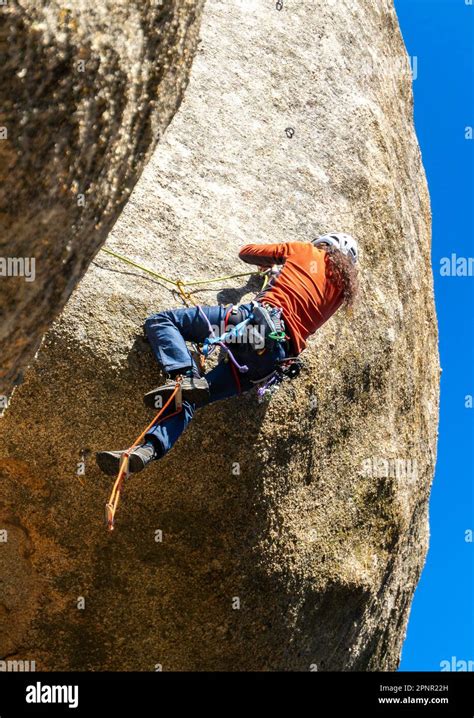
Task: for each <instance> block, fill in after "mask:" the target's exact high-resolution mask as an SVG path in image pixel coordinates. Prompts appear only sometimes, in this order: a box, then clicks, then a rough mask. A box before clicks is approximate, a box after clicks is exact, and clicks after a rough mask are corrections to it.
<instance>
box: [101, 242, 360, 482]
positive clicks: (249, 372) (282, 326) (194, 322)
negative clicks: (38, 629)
mask: <svg viewBox="0 0 474 718" xmlns="http://www.w3.org/2000/svg"><path fill="white" fill-rule="evenodd" d="M239 257H240V259H241V260H243V261H244V262H247V263H249V264H254V265H257V266H258V267H259V269H260V270H261V271H262V272H264V271H269V270H270V271H271V270H272V267H274V265H282V266H281V269H280V271H279V272H276V273H274V274H273V277H272V279H271V281H270V282H269V283H268V285H267V287H266V288H265V289H264V290H262V291H261V292H260V293H259V294H258V295H257V296H256V298H255V300H253V302H249V303H246V304H240V305H239V306H236V307H234V306H233V305H230V306H224V305H221V304H219V305H215V306H208V307H195V306H193V307H185V308H179V309H170V310H166V311H162V312H158V313H157V314H152V315H151V316H149V317H148V318H147V320H146V321H145V333H146V336H147V338H148V340H149V342H150V344H151V347H152V349H153V352H154V354H155V357H156V359H157V360H158V363H159V364H160V366H161V367H162V369H163V371H164V372H165V375H166V382H165V384H163V385H162V386H159V387H157V388H156V389H153V390H152V391H150V392H148V393H147V394H145V397H144V402H145V405H146V406H147V407H149V408H153V409H155V410H156V409H160V408H161V407H163V406H164V404H165V402H166V401H167V400H168V399H169V398H170V397H171V395H172V394H173V392H174V391H175V389H176V382H177V381H179V384H180V387H181V402H180V404H181V405H182V408H181V410H180V411H179V412H176V411H175V407H174V406H173V405H170V407H169V408H168V409H167V410H166V411H165V413H164V415H163V419H162V420H161V421H160V422H159V423H157V424H156V425H155V426H153V427H152V428H151V430H150V431H149V433H147V434H146V436H145V437H144V442H143V443H142V444H141V445H139V446H137V447H136V448H135V449H133V451H132V452H131V453H130V455H129V464H128V471H129V472H130V473H134V472H138V471H141V470H142V469H144V468H145V466H147V464H149V463H150V462H151V461H154V460H156V459H160V458H161V457H162V456H164V455H165V454H166V453H167V452H168V451H169V450H170V449H171V447H172V446H173V445H174V444H175V442H176V441H177V439H178V438H179V436H180V435H181V434H182V433H183V431H184V429H185V428H186V427H187V426H188V424H189V423H190V421H191V419H192V418H193V415H194V413H195V411H196V410H197V409H199V408H200V407H202V406H205V405H206V404H210V403H211V402H214V401H218V400H220V399H226V398H228V397H231V396H234V395H236V394H239V393H242V392H246V391H248V390H250V389H252V387H254V386H256V385H259V384H260V385H261V384H262V382H264V381H266V380H269V378H271V377H273V376H274V375H275V374H276V373H277V372H278V370H279V368H280V367H281V366H282V365H285V362H288V360H289V358H290V357H291V360H292V361H293V360H294V359H295V358H296V357H298V355H299V354H300V353H301V352H302V351H303V349H304V348H305V346H306V340H307V338H308V337H309V336H310V335H311V334H313V333H314V332H315V331H316V330H317V329H319V327H320V326H321V325H322V324H324V322H326V321H327V320H328V319H329V318H330V317H331V316H332V315H333V314H334V312H335V311H336V310H337V309H339V307H341V306H343V305H346V306H351V305H352V304H353V302H354V299H355V296H356V294H357V285H358V282H357V269H356V263H357V259H358V246H357V241H356V240H355V239H354V238H353V237H352V236H351V235H348V234H340V233H335V234H325V235H321V236H319V237H317V238H316V239H314V240H312V241H311V242H286V243H281V244H248V245H246V246H245V247H243V248H242V249H241V251H240V253H239ZM216 329H217V333H218V336H216V331H215V330H216ZM213 336H214V338H212V337H213ZM187 342H189V343H196V344H200V345H202V346H203V350H205V349H206V348H207V350H208V351H209V350H210V349H211V348H213V347H215V346H216V345H220V346H221V347H223V349H224V350H225V351H223V352H222V355H223V359H222V360H220V361H219V362H218V363H217V365H216V366H215V367H214V368H213V369H211V370H210V371H209V372H208V373H207V374H205V375H203V376H201V372H200V369H199V367H198V364H197V363H196V360H195V357H194V355H193V353H192V352H191V351H190V349H189V348H188V344H187ZM167 414H172V415H170V416H169V417H167ZM123 453H124V451H99V452H98V453H97V454H96V459H97V463H98V466H99V468H100V469H101V470H102V471H103V472H104V473H106V474H111V475H112V474H116V473H117V472H118V470H119V468H120V463H121V459H122V455H123Z"/></svg>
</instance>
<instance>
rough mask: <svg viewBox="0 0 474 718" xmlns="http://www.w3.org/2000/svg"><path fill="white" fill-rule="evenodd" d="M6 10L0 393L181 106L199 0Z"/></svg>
mask: <svg viewBox="0 0 474 718" xmlns="http://www.w3.org/2000/svg"><path fill="white" fill-rule="evenodd" d="M2 5H3V7H1V8H0V45H1V46H2V47H4V48H5V57H6V62H4V61H2V64H1V68H0V73H1V74H0V88H1V89H0V92H1V102H0V106H1V112H2V114H1V116H0V223H1V224H0V230H1V231H0V257H2V258H4V259H5V260H7V261H8V260H10V267H9V268H8V267H7V268H6V269H3V268H0V269H1V270H2V271H1V274H0V312H1V314H0V356H1V365H0V394H4V395H5V394H9V393H10V392H11V389H12V386H13V385H14V384H15V383H16V382H19V381H21V378H22V371H23V369H24V368H25V367H26V366H27V365H28V363H29V362H30V361H31V359H32V358H33V355H34V353H35V351H36V350H37V348H38V345H39V342H40V340H41V337H42V336H43V334H44V332H45V331H46V330H47V329H48V328H49V326H50V325H51V322H52V320H53V319H54V318H55V317H56V315H57V314H58V312H59V311H60V310H61V309H62V307H63V306H64V303H65V302H66V300H67V299H68V297H69V296H70V294H71V291H72V290H73V288H74V286H75V285H76V284H77V282H78V281H79V279H80V278H81V276H82V275H83V274H84V272H85V270H86V268H87V266H88V265H89V263H90V260H91V259H92V257H93V256H94V254H95V252H96V251H97V249H98V248H99V247H100V246H101V245H102V244H103V242H104V240H105V238H106V236H107V234H108V232H109V231H110V228H111V227H112V225H113V223H114V222H115V220H116V219H117V217H118V215H119V214H120V212H121V210H122V208H123V206H124V204H125V203H126V201H127V200H128V198H129V196H130V192H131V190H132V188H133V186H134V184H135V183H136V181H137V179H138V177H139V176H140V173H141V171H142V169H143V166H144V164H145V161H146V160H147V159H148V158H149V156H150V154H151V152H152V150H153V149H154V147H155V145H156V142H157V141H158V139H159V138H160V136H161V134H162V132H163V130H164V129H165V128H166V126H167V125H168V123H169V121H170V119H171V118H172V117H173V115H174V113H175V111H176V109H177V108H178V106H179V104H180V101H181V98H182V96H183V91H184V88H185V86H186V83H187V80H188V75H189V70H190V66H191V62H192V58H193V55H194V52H195V49H196V47H197V41H198V30H199V18H200V13H201V6H202V0H160V1H159V2H155V1H154V0H81V2H77V0H64V1H62V0H61V1H59V0H51V1H50V0H48V1H46V0H40V1H38V0H19V1H14V0H13V1H9V2H8V3H2ZM12 259H13V260H21V262H22V263H24V264H18V263H17V262H13V264H12V263H11V260H12ZM32 259H34V265H33V266H32V264H31V260H32ZM7 273H8V274H9V275H10V276H5V274H7ZM25 274H26V278H25ZM12 275H13V276H12ZM33 280H34V281H33Z"/></svg>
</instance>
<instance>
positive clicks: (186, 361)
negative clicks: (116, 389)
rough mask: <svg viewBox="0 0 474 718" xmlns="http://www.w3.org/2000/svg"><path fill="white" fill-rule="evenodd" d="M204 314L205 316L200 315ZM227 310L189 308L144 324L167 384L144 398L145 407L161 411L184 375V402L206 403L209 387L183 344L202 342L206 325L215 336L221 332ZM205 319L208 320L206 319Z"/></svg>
mask: <svg viewBox="0 0 474 718" xmlns="http://www.w3.org/2000/svg"><path fill="white" fill-rule="evenodd" d="M203 314H204V315H205V316H203ZM225 315H226V307H224V306H223V305H215V306H211V307H202V309H201V310H200V309H199V308H198V307H188V308H185V309H172V310H168V311H165V312H160V313H158V314H153V315H151V316H150V317H148V319H147V320H146V322H145V330H146V333H147V336H148V338H149V340H150V344H151V346H152V348H153V351H154V352H155V356H156V358H157V360H158V362H159V363H160V364H161V366H162V367H163V369H164V370H165V372H167V374H168V376H169V379H168V381H167V382H166V384H163V385H162V386H158V387H155V388H154V389H152V390H151V391H149V392H147V394H145V397H144V402H145V405H146V406H148V407H149V408H151V409H160V408H161V406H163V404H164V403H165V402H166V401H167V400H168V399H169V398H170V396H171V395H172V393H173V392H174V390H175V382H174V377H176V376H177V375H178V374H180V375H182V376H183V379H182V381H181V392H182V398H183V400H186V401H188V402H189V403H190V404H195V405H196V407H199V406H203V405H204V404H207V403H208V401H209V398H210V396H209V385H208V382H207V379H206V378H201V377H200V376H199V372H198V370H197V367H196V365H195V362H194V359H193V357H192V355H191V353H190V351H189V349H188V347H187V346H186V341H190V342H203V341H204V339H206V338H207V337H208V336H209V334H210V331H209V324H208V322H209V323H210V325H211V326H212V327H213V329H214V331H215V332H216V333H217V334H221V333H223V332H224V320H225ZM205 317H207V321H206V318H205Z"/></svg>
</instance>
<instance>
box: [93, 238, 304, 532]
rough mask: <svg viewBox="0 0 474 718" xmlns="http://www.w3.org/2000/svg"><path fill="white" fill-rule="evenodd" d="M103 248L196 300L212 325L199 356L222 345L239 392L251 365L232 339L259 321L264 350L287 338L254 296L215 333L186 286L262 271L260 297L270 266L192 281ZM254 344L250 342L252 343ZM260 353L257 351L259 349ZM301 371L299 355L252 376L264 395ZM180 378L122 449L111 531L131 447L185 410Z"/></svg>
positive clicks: (277, 312)
mask: <svg viewBox="0 0 474 718" xmlns="http://www.w3.org/2000/svg"><path fill="white" fill-rule="evenodd" d="M102 251H103V252H106V253H107V254H109V255H111V256H112V257H115V258H116V259H119V260H120V261H122V262H124V263H126V264H129V265H131V266H133V267H136V268H137V269H141V270H142V271H143V272H146V273H147V274H150V275H151V276H153V277H155V278H157V279H160V280H161V281H163V282H165V283H167V284H170V285H173V286H175V287H176V288H177V290H178V292H179V293H180V295H181V297H182V299H183V301H184V303H185V304H186V306H189V303H191V304H193V305H194V306H195V307H196V308H197V309H198V310H199V312H200V313H201V315H202V316H203V317H204V319H205V320H206V323H207V326H208V329H209V337H207V338H206V339H205V340H204V342H203V343H202V346H201V347H199V346H198V345H197V344H195V345H194V346H195V348H196V351H197V353H198V356H199V357H200V358H201V359H202V366H203V364H204V362H205V361H206V359H207V358H208V357H209V356H211V355H212V354H213V352H214V351H215V350H216V349H217V347H220V348H221V349H222V350H223V352H224V353H225V354H226V355H227V357H228V359H229V360H230V363H231V369H232V373H233V375H234V380H235V383H236V386H237V390H238V393H239V394H240V393H241V385H240V378H239V373H245V372H247V371H248V366H246V365H245V364H239V362H238V361H237V359H236V357H235V355H234V352H233V351H232V350H231V348H230V347H229V344H231V343H233V342H234V341H235V340H236V339H237V340H238V338H239V337H240V336H241V335H242V333H243V332H244V331H245V329H246V327H247V326H248V325H250V324H252V325H253V326H255V325H258V326H260V327H262V328H263V331H264V337H263V341H264V346H265V348H264V349H263V350H262V351H266V349H267V348H268V344H267V342H268V341H270V342H272V343H275V342H287V340H288V337H287V335H286V332H285V326H284V323H283V319H282V316H281V314H282V311H281V309H280V308H279V307H273V306H271V305H269V304H265V303H264V302H263V303H262V302H260V301H256V300H254V301H253V302H252V310H251V312H250V314H249V316H248V317H247V318H246V319H244V320H243V321H240V322H239V323H238V324H236V325H234V326H232V328H231V329H228V323H229V319H230V315H231V314H232V313H235V312H237V311H238V308H237V307H234V306H233V305H231V306H230V307H229V310H228V311H227V313H226V316H225V319H224V333H223V334H222V335H221V336H216V333H215V331H214V329H213V327H212V325H211V323H210V321H209V319H208V317H207V316H206V314H205V313H204V311H203V309H202V307H201V306H200V305H199V304H197V302H196V301H195V300H194V298H193V297H192V291H191V292H190V291H186V289H187V288H188V287H190V286H196V285H199V284H210V283H212V282H222V281H224V280H226V279H234V278H237V277H248V276H252V275H256V274H258V275H260V276H261V275H262V274H263V276H264V283H263V286H262V288H261V289H260V291H259V293H258V295H257V297H258V298H260V296H261V295H262V293H263V292H264V291H265V288H266V287H267V285H268V283H269V277H270V276H271V274H272V272H271V269H270V270H267V271H265V272H261V271H257V272H242V273H238V274H229V275H227V276H225V277H216V278H213V279H203V280H193V281H192V282H184V281H182V280H181V279H177V280H174V279H170V278H169V277H165V276H164V275H162V274H158V272H155V271H154V270H152V269H150V268H148V267H145V266H144V265H142V264H139V263H138V262H134V261H132V260H131V259H129V258H128V257H124V256H123V255H121V254H118V253H117V252H113V251H112V250H110V249H106V248H105V247H102ZM259 338H260V339H262V337H261V335H259ZM250 344H251V343H250ZM257 353H258V352H257ZM299 371H300V363H299V361H298V360H297V358H296V357H287V358H285V359H282V360H278V366H277V368H276V369H275V370H274V371H272V372H271V373H270V374H269V375H268V376H266V377H263V378H262V379H257V380H251V381H252V384H255V385H256V386H258V387H259V388H258V395H259V397H260V398H261V397H262V396H263V395H264V394H265V393H266V392H268V391H272V390H273V389H274V387H275V386H276V385H277V384H279V383H280V382H281V381H283V379H285V378H293V377H294V376H297V375H298V374H299ZM181 381H182V377H176V386H175V388H174V391H173V393H172V394H171V396H170V397H169V399H168V400H167V402H166V403H165V404H164V406H163V407H162V408H161V409H160V411H159V412H158V413H157V414H156V416H155V417H154V418H153V420H152V421H151V422H150V423H149V424H148V426H147V427H146V428H145V429H144V430H143V431H142V433H141V434H140V435H139V436H138V437H137V438H136V439H135V441H134V442H133V444H132V445H131V446H130V447H129V448H128V449H127V450H126V451H124V452H123V454H122V457H121V461H120V467H119V471H118V475H117V478H116V480H115V483H114V485H113V488H112V492H111V494H110V498H109V500H108V502H107V504H106V506H105V521H106V526H107V529H108V531H113V530H114V524H115V514H116V511H117V506H118V503H119V500H120V495H121V492H122V487H123V484H124V481H125V480H126V479H127V478H128V476H129V460H130V454H131V453H132V451H133V450H134V449H135V448H136V447H137V446H138V445H139V444H140V443H141V442H142V440H143V439H144V437H145V436H146V434H147V433H148V432H149V431H150V430H151V429H152V428H153V427H154V426H156V425H157V424H158V423H159V422H160V421H162V420H163V419H165V418H166V419H169V418H171V417H172V416H175V415H177V414H179V413H180V412H181V410H182V405H183V400H182V390H181ZM173 400H174V403H175V411H174V412H172V413H171V414H167V415H166V417H165V416H163V414H164V412H165V411H166V409H167V408H168V407H169V406H170V405H171V403H172V402H173Z"/></svg>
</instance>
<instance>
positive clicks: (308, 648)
mask: <svg viewBox="0 0 474 718" xmlns="http://www.w3.org/2000/svg"><path fill="white" fill-rule="evenodd" d="M201 33H202V45H201V47H200V50H199V52H198V54H197V55H196V59H195V61H194V64H193V69H192V72H191V79H190V84H189V86H188V89H187V92H186V95H185V98H184V100H183V102H182V104H181V107H180V110H179V112H178V113H177V114H176V115H175V117H174V118H173V120H172V122H171V123H170V126H169V127H168V129H167V131H166V132H165V134H164V136H163V138H162V141H161V143H160V146H159V150H158V151H157V152H155V154H154V156H153V158H152V159H151V161H150V162H149V164H148V165H147V167H146V169H145V171H144V173H143V175H142V177H141V179H140V181H139V182H138V184H137V186H136V187H135V189H134V192H133V193H132V195H131V198H130V200H129V202H128V204H127V206H126V208H125V210H124V212H123V213H122V215H121V217H120V219H119V221H118V222H117V224H116V225H115V227H114V229H113V231H112V233H111V235H110V237H109V239H108V242H107V246H108V247H109V248H111V249H113V250H115V251H117V252H119V253H122V254H125V255H127V256H129V257H130V258H132V259H133V260H135V261H138V262H142V263H145V264H147V265H148V266H151V267H153V268H155V269H156V270H157V271H158V272H160V273H161V274H163V275H165V276H169V277H172V278H178V277H180V278H182V279H187V280H193V279H200V278H203V277H204V278H205V277H209V278H210V277H213V276H214V277H215V276H221V275H225V274H232V273H234V272H239V271H242V272H244V271H246V269H247V268H246V266H244V265H241V264H240V263H239V260H238V258H237V253H238V250H239V248H240V247H241V246H242V244H244V243H247V242H249V241H255V242H277V241H296V240H302V241H305V240H308V239H310V238H312V237H314V236H315V234H317V233H319V232H323V231H329V230H337V229H339V230H343V231H347V232H351V233H353V234H355V235H356V236H357V237H358V238H359V240H360V244H361V247H362V252H361V262H360V280H361V292H360V300H359V303H358V305H357V307H356V308H355V309H354V310H352V312H351V313H350V314H347V313H345V312H344V311H340V312H339V313H337V315H336V316H335V317H334V318H332V319H331V320H330V321H329V322H328V323H327V324H326V325H325V326H324V327H323V328H322V329H321V330H320V331H319V332H317V334H316V335H315V336H314V337H313V338H312V339H311V340H310V342H309V345H308V348H307V350H306V351H305V353H304V355H303V358H304V362H305V366H304V370H303V371H302V373H301V375H300V377H299V378H298V379H297V380H296V381H294V382H287V383H284V384H283V385H282V386H281V387H280V389H279V390H278V391H277V392H276V393H275V395H274V396H273V397H272V398H271V400H270V401H269V402H262V403H259V402H258V400H257V397H256V396H255V395H254V394H252V393H250V394H247V395H244V396H242V397H236V398H234V399H230V400H227V401H225V402H221V403H219V404H214V405H211V406H208V407H206V408H205V409H203V410H201V411H199V412H198V413H197V414H196V417H195V419H194V421H193V424H192V426H191V427H190V428H189V430H188V431H187V432H186V433H185V434H184V435H183V436H182V437H181V439H180V440H179V442H178V444H177V445H176V446H175V448H174V449H173V451H172V452H170V453H169V454H168V455H167V456H166V457H165V458H164V459H163V460H162V461H160V462H156V463H155V464H154V465H153V466H151V467H150V468H149V469H147V471H146V472H144V473H143V474H139V475H137V476H136V477H134V478H133V477H132V478H130V479H129V482H128V484H127V486H126V489H125V492H124V495H123V497H122V501H121V504H120V507H119V511H118V514H117V527H116V530H115V531H114V532H113V533H111V534H110V533H107V532H106V531H105V529H104V526H103V506H104V504H105V501H106V499H107V497H108V494H109V492H110V489H111V480H110V479H109V478H107V477H104V476H102V475H101V474H100V473H99V471H98V469H97V468H96V467H95V465H94V461H93V452H95V451H96V450H98V449H100V448H121V447H125V446H127V445H129V444H130V442H131V440H132V439H133V438H134V437H135V436H136V435H137V433H138V431H139V430H140V429H141V428H142V427H144V426H145V424H146V422H147V421H148V420H149V419H150V417H149V415H148V414H147V413H146V412H145V411H144V410H143V408H142V404H141V395H142V393H143V392H144V391H146V390H148V389H149V388H150V387H152V386H153V385H156V383H157V381H159V379H160V375H159V373H158V370H157V366H156V364H155V362H154V360H153V357H152V355H151V352H150V349H149V347H148V345H147V344H146V343H145V342H144V341H143V340H142V338H141V335H142V324H143V320H144V319H145V317H146V316H147V315H148V314H149V313H150V312H152V311H157V310H159V309H162V308H166V307H171V306H179V305H180V304H181V299H180V297H179V295H178V294H177V293H176V292H171V291H170V290H169V288H168V287H167V286H166V284H165V283H162V282H160V281H159V280H154V279H153V278H150V277H148V276H146V275H144V274H143V273H141V272H140V271H139V270H136V269H134V268H132V267H130V266H126V265H123V264H121V263H120V262H118V261H117V260H115V259H113V258H112V257H110V256H108V255H106V254H104V253H103V252H101V253H99V254H98V255H97V256H96V258H95V260H94V261H93V262H92V264H91V266H90V267H89V269H88V271H87V272H86V274H85V276H84V278H83V279H82V281H81V282H80V284H79V285H78V287H77V288H76V290H75V291H74V293H73V295H72V297H71V299H70V300H69V302H68V304H67V306H66V309H65V311H64V312H63V313H62V315H61V316H60V318H59V319H58V321H57V322H56V323H55V324H54V326H53V327H52V329H51V330H50V331H49V333H48V335H47V337H46V339H45V342H44V344H43V347H42V349H41V351H40V352H39V355H38V357H37V360H36V361H35V362H34V364H33V365H32V367H31V369H30V370H29V372H28V373H27V376H26V381H25V382H24V384H23V385H22V386H21V387H19V388H18V390H17V391H16V393H15V395H14V397H13V401H12V403H11V406H10V408H9V410H8V411H7V413H6V416H5V418H4V420H3V426H2V429H1V442H0V443H1V446H2V451H3V458H2V461H1V463H0V471H1V474H2V487H3V492H2V493H3V497H2V513H1V520H0V526H3V527H6V528H8V529H9V534H8V536H9V540H8V542H7V543H5V544H4V545H3V547H2V548H1V551H0V556H1V557H2V560H3V561H4V564H5V571H4V572H2V576H3V578H2V584H1V589H2V590H1V594H2V597H1V599H0V605H1V606H2V613H1V614H0V617H1V618H2V619H3V618H5V624H4V625H5V628H4V630H3V632H2V634H1V641H0V646H1V649H0V653H1V655H6V654H10V655H15V656H16V657H19V658H20V657H21V658H30V659H33V658H34V659H36V661H37V667H38V668H44V669H47V670H51V669H58V670H60V669H64V670H70V669H85V670H92V669H94V670H104V669H119V670H155V669H156V665H157V664H161V666H162V667H163V670H191V669H196V670H218V669H219V670H236V671H237V670H264V671H265V670H291V671H308V670H314V667H317V669H318V670H319V671H324V670H341V671H342V670H344V671H352V670H386V671H392V670H395V669H396V668H397V666H398V663H399V658H400V651H401V647H402V643H403V640H404V634H405V628H406V623H407V619H408V615H409V611H410V605H411V601H412V597H413V592H414V589H415V587H416V585H417V582H418V579H419V576H420V572H421V570H422V567H423V564H424V561H425V555H426V550H427V545H428V539H429V528H428V500H429V493H430V486H431V481H432V476H433V469H434V464H435V454H436V437H437V422H438V382H439V364H438V354H437V325H436V316H435V311H434V302H433V287H432V273H431V263H430V223H431V218H430V206H429V196H428V191H427V186H426V181H425V175H424V170H423V166H422V161H421V157H420V150H419V147H418V143H417V140H416V136H415V133H414V128H413V107H412V90H411V74H410V67H409V61H408V58H407V56H406V50H405V47H404V44H403V41H402V38H401V35H400V31H399V27H398V22H397V18H396V15H395V12H394V9H393V6H392V3H391V2H388V1H387V0H379V1H378V2H376V3H375V2H373V0H338V1H337V2H325V3H314V2H312V1H310V0H305V1H303V2H298V3H296V2H292V1H290V0H284V1H283V8H282V10H280V11H279V10H277V9H276V6H275V4H274V3H272V2H269V3H262V2H252V1H251V0H248V1H243V0H226V1H225V2H224V1H223V0H209V1H208V3H207V5H206V7H205V10H204V14H203V20H202V28H201ZM290 128H291V129H292V130H293V132H292V131H290ZM257 288H258V284H257V283H256V281H255V278H253V277H250V278H249V279H246V278H242V279H237V280H233V281H230V282H225V283H223V285H222V286H220V285H208V286H206V287H204V288H203V289H201V290H199V291H197V292H196V294H195V297H196V298H197V299H199V301H201V302H202V303H213V302H224V303H227V302H238V301H241V300H248V299H249V298H251V297H252V296H253V294H254V293H255V291H256V290H257ZM82 459H84V463H85V472H83V471H82V469H83V466H82V463H81V462H82ZM78 472H79V473H78ZM20 586H21V587H22V588H21V591H22V593H21V592H20V589H19V587H20ZM80 597H83V599H84V603H80ZM78 601H79V604H78ZM78 606H80V607H79V608H78ZM2 625H3V621H2Z"/></svg>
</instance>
